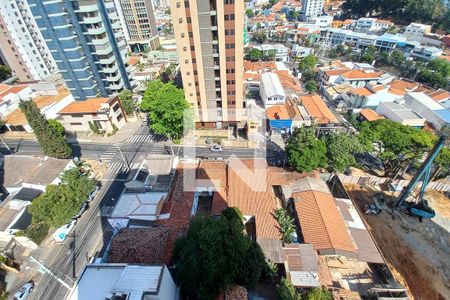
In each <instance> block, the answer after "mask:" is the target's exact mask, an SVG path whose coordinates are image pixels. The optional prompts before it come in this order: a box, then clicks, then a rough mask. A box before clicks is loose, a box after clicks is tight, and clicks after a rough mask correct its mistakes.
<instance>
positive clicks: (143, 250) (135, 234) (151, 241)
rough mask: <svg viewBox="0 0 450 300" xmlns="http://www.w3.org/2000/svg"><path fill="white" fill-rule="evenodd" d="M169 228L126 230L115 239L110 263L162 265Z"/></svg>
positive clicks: (112, 243)
mask: <svg viewBox="0 0 450 300" xmlns="http://www.w3.org/2000/svg"><path fill="white" fill-rule="evenodd" d="M168 235H169V228H166V227H150V228H124V229H122V230H120V231H119V233H118V234H117V235H116V236H115V237H114V238H113V240H112V242H111V248H110V251H109V256H108V262H109V263H135V264H162V263H164V251H165V248H166V242H167V237H168Z"/></svg>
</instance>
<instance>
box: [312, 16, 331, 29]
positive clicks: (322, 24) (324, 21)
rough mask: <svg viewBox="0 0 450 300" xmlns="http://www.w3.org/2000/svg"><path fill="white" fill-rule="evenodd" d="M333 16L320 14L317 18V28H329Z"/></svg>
mask: <svg viewBox="0 0 450 300" xmlns="http://www.w3.org/2000/svg"><path fill="white" fill-rule="evenodd" d="M333 18H334V17H333V16H328V15H325V16H318V17H316V19H315V27H316V28H328V27H331V24H332V23H333Z"/></svg>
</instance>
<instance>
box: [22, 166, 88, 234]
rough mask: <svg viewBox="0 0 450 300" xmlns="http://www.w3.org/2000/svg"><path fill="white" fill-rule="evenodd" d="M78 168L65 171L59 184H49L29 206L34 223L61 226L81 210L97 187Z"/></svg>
mask: <svg viewBox="0 0 450 300" xmlns="http://www.w3.org/2000/svg"><path fill="white" fill-rule="evenodd" d="M87 175H88V174H83V173H81V172H80V170H79V169H78V168H73V169H69V170H66V171H64V173H63V174H62V175H61V177H60V178H61V183H60V184H59V185H49V186H47V188H46V189H45V192H44V193H43V194H41V195H40V196H39V197H38V198H37V199H35V200H34V201H33V203H31V205H30V206H28V209H29V212H30V213H31V217H32V222H33V224H40V223H42V224H45V225H47V226H49V227H53V228H56V227H60V226H61V225H64V224H66V223H67V222H69V221H70V219H71V218H72V217H73V216H74V215H75V214H76V213H77V212H78V211H79V209H80V206H81V204H82V203H83V202H84V201H85V200H86V199H87V197H88V195H89V194H90V193H91V192H92V190H93V189H94V187H95V181H94V180H93V179H90V178H88V176H87Z"/></svg>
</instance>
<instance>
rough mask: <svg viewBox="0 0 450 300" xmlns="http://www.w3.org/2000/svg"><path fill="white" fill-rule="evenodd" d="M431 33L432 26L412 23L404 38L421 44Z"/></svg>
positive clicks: (407, 28)
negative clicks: (425, 35)
mask: <svg viewBox="0 0 450 300" xmlns="http://www.w3.org/2000/svg"><path fill="white" fill-rule="evenodd" d="M430 32H431V25H426V24H420V23H411V24H409V25H408V26H406V28H405V32H404V33H403V36H404V37H406V38H407V39H409V40H413V41H417V42H420V41H421V40H422V37H423V35H424V34H427V33H430Z"/></svg>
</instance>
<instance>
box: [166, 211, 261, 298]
mask: <svg viewBox="0 0 450 300" xmlns="http://www.w3.org/2000/svg"><path fill="white" fill-rule="evenodd" d="M244 229H245V227H244V223H243V219H242V216H241V213H240V212H239V211H238V210H237V209H235V208H228V209H226V210H225V211H224V212H223V213H222V215H221V216H220V218H218V219H213V218H212V217H204V216H195V217H193V218H192V219H191V223H190V226H189V230H188V232H187V234H186V235H185V236H183V237H180V238H178V239H177V240H176V242H175V246H174V250H173V256H172V260H173V262H174V265H175V278H176V279H177V282H178V283H179V285H180V287H181V289H182V291H183V292H184V293H185V294H186V295H188V296H189V298H191V297H192V298H194V299H214V298H215V297H216V295H217V294H218V293H219V292H220V291H223V290H226V289H227V288H229V287H231V286H232V285H234V284H239V285H244V286H252V285H253V284H254V283H255V282H256V281H257V280H258V279H259V277H260V276H261V272H262V271H263V269H264V268H265V259H264V254H263V253H262V250H261V248H260V247H259V246H258V244H257V243H256V242H254V241H252V240H251V239H249V238H248V237H247V236H246V235H245V234H244V233H243V232H244Z"/></svg>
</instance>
